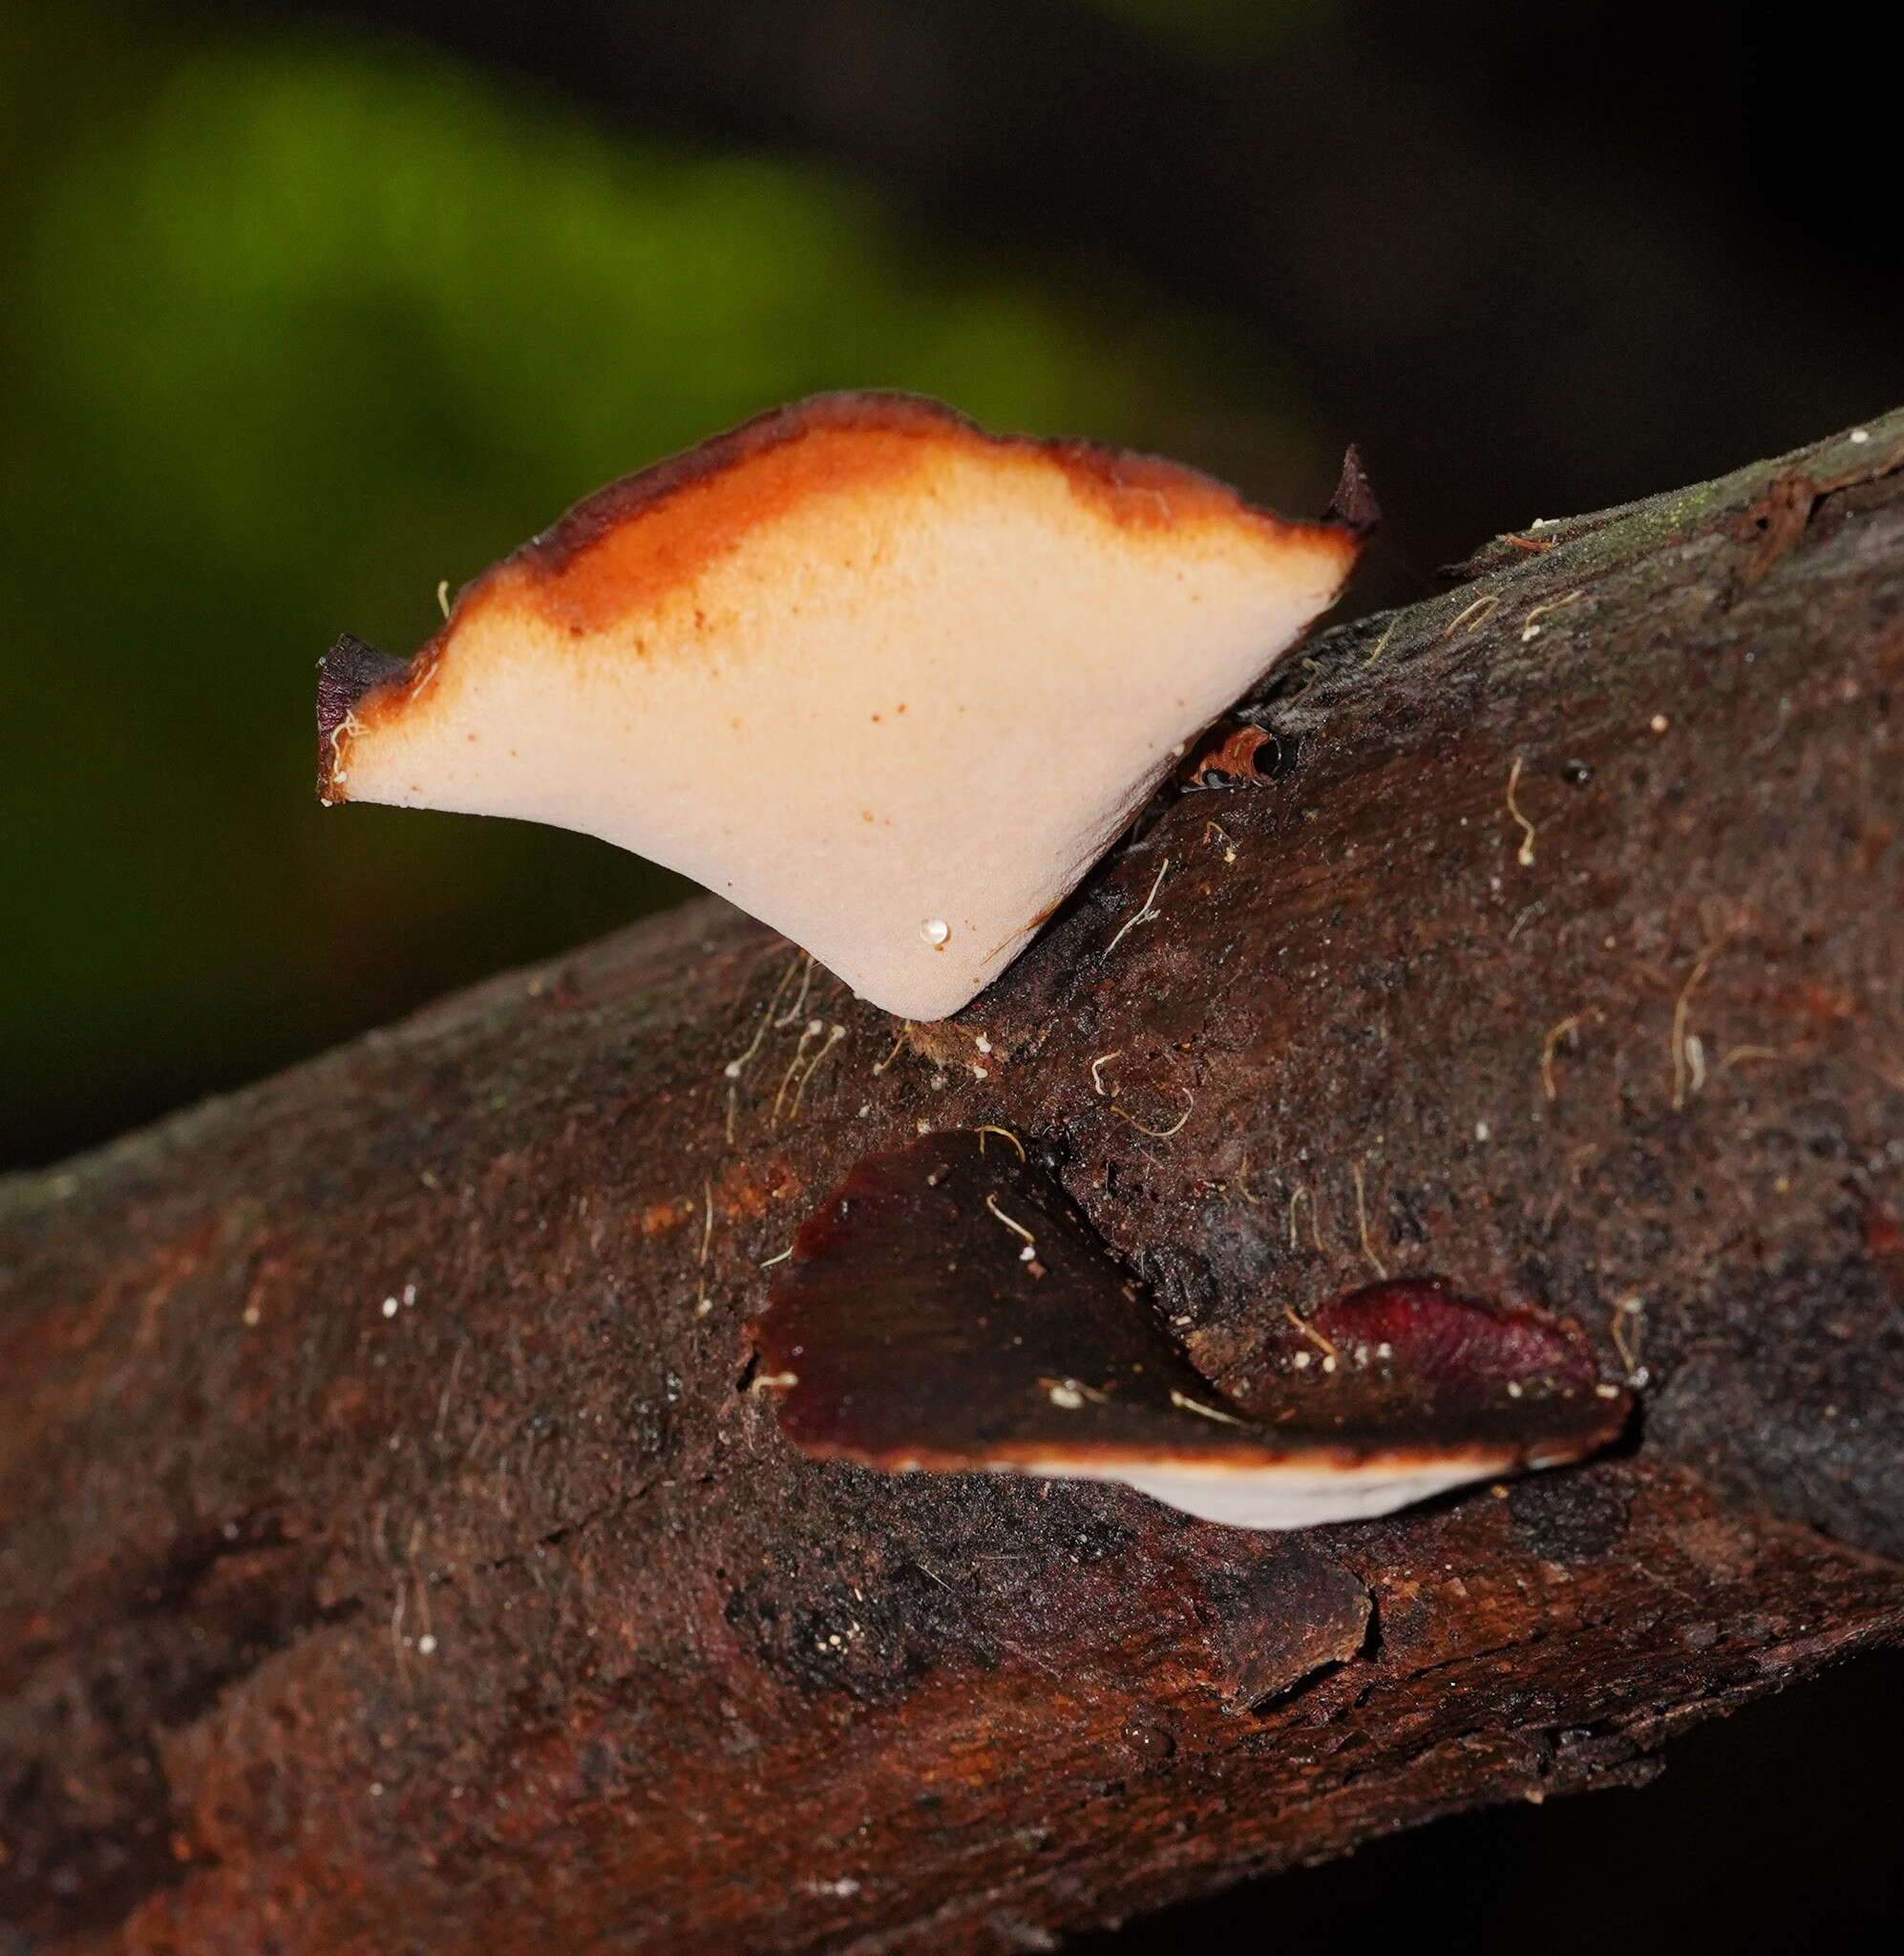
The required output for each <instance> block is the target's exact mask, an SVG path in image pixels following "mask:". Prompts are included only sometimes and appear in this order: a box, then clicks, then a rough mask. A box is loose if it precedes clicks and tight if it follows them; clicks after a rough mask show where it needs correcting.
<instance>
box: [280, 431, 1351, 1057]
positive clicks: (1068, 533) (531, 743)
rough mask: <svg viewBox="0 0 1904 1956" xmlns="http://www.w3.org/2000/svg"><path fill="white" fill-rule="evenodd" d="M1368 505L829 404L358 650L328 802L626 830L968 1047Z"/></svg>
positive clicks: (567, 534)
mask: <svg viewBox="0 0 1904 1956" xmlns="http://www.w3.org/2000/svg"><path fill="white" fill-rule="evenodd" d="M1372 507H1373V505H1372V504H1371V503H1366V502H1365V500H1362V499H1360V498H1359V497H1357V496H1355V495H1350V496H1349V499H1348V502H1347V503H1346V504H1344V506H1343V514H1341V515H1340V516H1338V517H1337V518H1335V519H1334V520H1325V521H1321V522H1294V521H1287V520H1285V519H1284V518H1281V517H1278V516H1273V515H1270V514H1269V513H1267V512H1266V511H1263V510H1259V509H1253V508H1251V507H1250V506H1249V505H1248V504H1247V503H1245V502H1244V501H1243V500H1242V499H1241V498H1240V497H1238V495H1237V494H1236V493H1235V492H1234V491H1232V490H1230V489H1227V488H1225V487H1224V486H1223V485H1222V484H1220V483H1217V482H1215V481H1212V480H1211V479H1210V478H1207V477H1204V476H1200V475H1198V474H1196V473H1195V471H1194V470H1190V469H1186V468H1182V467H1179V466H1178V465H1176V464H1174V463H1172V462H1166V461H1159V460H1154V459H1153V458H1151V457H1143V456H1133V455H1127V454H1124V453H1121V452H1119V451H1116V450H1112V449H1105V448H1098V447H1095V446H1092V445H1090V444H1088V443H1081V442H1045V441H1034V440H1028V439H1018V438H1007V437H998V436H989V435H986V434H984V432H983V431H982V430H980V429H978V428H976V427H974V426H973V424H972V423H971V422H969V421H967V420H965V419H963V417H962V416H960V415H955V414H954V413H953V412H952V411H951V410H950V409H947V408H942V407H940V406H938V405H936V404H935V403H932V402H929V401H921V400H916V399H911V398H908V397H906V396H903V395H897V394H878V393H859V394H836V395H829V396H823V397H821V398H819V399H817V400H812V401H806V402H802V403H800V404H798V405H796V406H793V407H790V408H784V409H781V410H779V411H778V412H777V413H774V414H772V415H765V416H763V417H762V418H761V419H759V420H757V421H753V422H750V423H749V424H748V425H747V426H746V427H744V428H741V429H738V430H736V431H735V432H734V433H732V434H730V435H726V436H720V437H718V438H717V439H715V440H712V441H709V442H705V443H703V444H702V446H701V447H699V448H697V449H695V450H693V451H691V452H690V453H689V454H688V455H686V456H683V457H678V458H676V459H675V460H673V461H670V462H664V463H662V464H661V465H660V466H659V467H656V468H653V469H649V470H647V471H646V472H645V473H644V474H641V475H637V476H631V477H629V478H626V479H625V480H624V481H621V482H618V483H615V484H613V485H612V486H611V487H609V488H607V489H603V490H602V491H601V492H600V493H599V494H597V495H595V496H592V497H590V498H589V499H588V500H586V501H584V502H582V503H581V504H579V505H578V506H577V507H576V508H575V509H574V510H572V511H570V513H569V514H568V515H567V516H566V517H564V518H562V519H561V521H560V522H558V523H556V524H555V525H554V527H553V528H551V529H549V530H547V531H545V532H544V533H543V534H542V535H541V536H539V537H537V538H535V539H534V540H532V541H531V542H528V543H526V544H525V545H523V547H522V548H521V549H520V550H518V551H517V552H516V553H515V554H514V555H513V556H511V557H508V558H505V559H504V560H503V561H502V562H501V563H498V564H497V565H496V566H495V567H494V568H493V569H491V570H489V571H488V572H486V573H485V574H484V575H483V576H482V577H480V578H478V579H477V580H476V583H475V584H473V585H469V586H467V587H466V588H465V589H464V590H463V592H462V593H461V595H460V596H459V597H458V598H457V600H456V602H455V606H454V607H453V608H452V610H451V613H450V616H449V617H448V619H447V620H446V621H445V622H444V624H443V626H442V628H441V629H440V630H439V631H438V632H437V633H436V634H435V636H434V638H432V639H431V640H430V641H429V642H428V644H426V645H425V646H424V648H423V649H422V650H421V651H420V652H419V653H418V654H417V655H416V657H415V658H414V659H413V661H412V662H411V663H410V665H409V666H408V667H401V666H397V665H396V664H394V662H391V661H388V660H384V659H383V658H382V657H381V656H380V655H379V654H377V653H375V652H373V651H372V650H371V649H370V648H368V647H365V646H362V645H360V644H359V643H358V642H357V641H355V640H351V639H346V640H342V641H340V642H339V645H338V647H337V648H336V649H335V650H333V651H332V653H331V654H330V656H329V657H328V659H327V660H326V661H325V665H324V669H323V676H322V678H321V680H320V684H319V772H318V789H319V794H320V795H321V797H323V798H324V799H325V800H326V801H344V800H352V801H382V802H391V803H396V804H399V805H402V806H408V807H424V808H443V809H455V810H462V811H465V812H470V813H475V814H485V815H509V816H518V817H523V818H526V819H530V820H535V821H545V822H554V823H557V824H559V825H561V826H563V827H566V828H573V829H580V830H582V831H583V832H585V833H587V834H590V835H596V836H601V837H603V839H604V840H608V841H611V842H616V843H619V844H620V845H621V846H623V847H624V848H627V849H632V850H635V851H637V852H639V853H640V854H642V855H645V856H648V857H651V858H653V859H654V860H655V861H660V862H665V863H666V864H667V865H668V866H669V867H671V868H675V869H679V870H682V871H684V872H685V873H687V874H688V875H689V876H692V877H694V878H696V879H697V880H698V881H700V882H704V883H706V884H708V885H709V887H711V888H713V889H716V890H718V891H720V893H721V894H722V895H724V896H726V897H729V898H730V899H731V900H732V901H733V902H735V903H737V904H740V905H741V906H742V907H743V908H745V909H747V910H750V911H751V912H752V913H753V914H754V915H756V916H758V917H760V918H762V919H763V920H764V921H765V922H767V923H769V924H771V925H773V926H774V927H775V928H776V929H778V930H781V931H783V932H785V934H786V935H787V936H789V937H791V938H792V939H793V941H794V942H795V943H796V944H798V945H800V946H802V947H803V948H805V949H807V950H809V951H811V952H812V953H813V954H814V956H815V957H816V958H818V959H819V960H820V961H821V962H822V963H824V964H825V965H827V966H828V967H831V968H832V969H833V970H834V971H836V973H837V974H838V975H839V976H840V977H842V978H843V979H845V980H846V981H847V983H848V984H850V985H851V986H852V987H853V988H854V989H855V990H857V991H858V992H859V993H860V994H861V995H862V996H864V997H866V998H868V999H870V1000H871V1001H872V1002H873V1003H874V1004H876V1005H878V1006H881V1007H883V1008H885V1009H886V1010H889V1011H892V1012H895V1013H897V1014H899V1016H901V1017H904V1018H909V1019H915V1020H924V1019H937V1018H942V1017H944V1016H946V1015H947V1014H948V1013H951V1012H954V1011H956V1010H958V1009H959V1008H960V1007H961V1006H963V1005H964V1004H965V1003H966V1001H967V1000H969V999H970V998H972V997H973V996H974V995H975V994H976V993H977V992H978V991H979V990H980V989H982V988H983V987H984V985H985V984H987V983H988V982H989V981H990V980H991V979H992V978H993V977H994V976H996V974H997V973H998V972H999V971H1001V970H1003V969H1004V968H1005V966H1006V965H1008V964H1009V963H1010V962H1011V960H1012V959H1013V957H1015V956H1016V955H1017V953H1018V952H1019V950H1020V949H1022V948H1023V946H1024V945H1025V944H1026V940H1027V939H1028V938H1029V937H1030V935H1031V933H1032V932H1033V931H1034V930H1035V929H1036V928H1037V926H1038V925H1039V923H1040V922H1041V921H1042V920H1043V919H1044V918H1045V917H1046V916H1047V915H1048V914H1049V913H1050V911H1051V910H1052V909H1053V908H1055V906H1056V905H1057V904H1058V903H1059V901H1060V900H1061V899H1062V898H1063V897H1064V896H1065V895H1066V893H1067V892H1068V890H1069V889H1070V888H1071V887H1072V885H1073V884H1074V883H1075V882H1077V880H1078V879H1079V877H1081V876H1082V875H1083V874H1084V872H1085V871H1086V870H1087V869H1088V868H1089V867H1090V864H1091V863H1092V862H1093V861H1095V860H1096V859H1097V857H1098V856H1099V855H1101V854H1102V853H1103V851H1104V849H1105V848H1106V846H1107V845H1108V844H1109V843H1110V842H1111V840H1112V839H1113V838H1114V837H1115V836H1116V835H1117V833H1118V832H1119V830H1120V829H1121V828H1122V827H1123V826H1124V824H1125V822H1126V820H1127V819H1129V817H1130V816H1131V815H1132V813H1133V812H1134V811H1135V810H1136V809H1137V808H1138V807H1139V806H1140V805H1141V804H1142V802H1143V801H1144V799H1145V797H1147V796H1148V795H1149V794H1150V792H1151V791H1152V789H1153V787H1154V786H1155V785H1156V783H1157V782H1158V781H1159V780H1160V779H1161V778H1162V777H1163V776H1164V775H1165V774H1166V773H1167V772H1168V770H1169V768H1170V766H1171V762H1172V757H1173V755H1174V753H1175V752H1177V751H1179V750H1180V749H1182V747H1183V746H1184V744H1185V743H1186V742H1187V741H1189V740H1190V739H1191V738H1192V737H1193V736H1194V735H1195V734H1196V733H1197V732H1198V731H1199V730H1200V729H1202V728H1203V727H1206V726H1207V725H1209V723H1210V722H1211V721H1212V720H1213V719H1215V718H1216V715H1217V714H1218V713H1219V712H1221V711H1222V709H1223V708H1225V707H1226V706H1228V705H1229V704H1230V703H1231V702H1232V701H1233V700H1235V699H1236V698H1238V696H1239V695H1240V694H1241V693H1243V692H1244V691H1247V690H1248V689H1249V688H1250V687H1251V686H1252V685H1253V684H1254V683H1255V682H1256V680H1257V679H1259V677H1260V676H1261V674H1262V673H1263V672H1264V671H1265V670H1267V669H1268V668H1269V667H1270V666H1271V665H1272V664H1274V662H1275V661H1276V659H1277V658H1278V656H1279V655H1280V653H1281V652H1282V651H1284V650H1285V649H1286V648H1288V647H1289V646H1291V645H1292V644H1293V643H1294V642H1295V640H1296V639H1297V638H1298V636H1299V635H1300V634H1301V631H1302V630H1303V628H1304V627H1306V626H1307V625H1308V624H1309V622H1310V621H1311V620H1312V619H1313V618H1314V617H1315V616H1316V615H1317V614H1318V613H1319V612H1321V611H1322V610H1323V609H1324V608H1326V606H1328V605H1330V604H1331V603H1332V602H1333V601H1334V599H1335V597H1336V594H1337V592H1338V591H1339V590H1340V589H1341V587H1342V585H1343V580H1344V578H1345V577H1346V576H1347V574H1348V570H1349V567H1350V565H1351V563H1353V561H1354V558H1355V554H1356V551H1357V548H1358V547H1359V538H1360V534H1361V530H1362V527H1363V525H1364V523H1365V521H1367V520H1368V518H1369V515H1370V512H1371V511H1372ZM1166 681H1167V683H1166ZM790 754H792V755H793V756H794V761H793V765H792V766H791V767H790V766H789V765H788V756H789V755H790ZM922 887H929V888H931V889H932V890H933V891H934V892H935V894H936V895H937V896H938V898H939V900H940V901H941V903H943V904H944V905H945V914H944V915H938V916H932V917H928V918H926V919H924V920H923V921H921V920H920V914H919V907H918V902H917V892H918V891H919V890H920V888H922ZM948 920H956V928H955V927H954V925H953V923H952V922H950V921H948ZM928 953H930V955H928Z"/></svg>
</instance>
